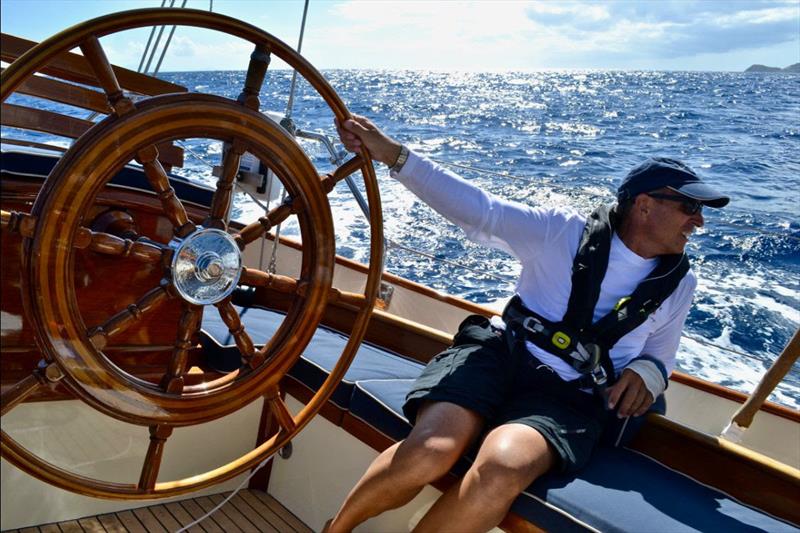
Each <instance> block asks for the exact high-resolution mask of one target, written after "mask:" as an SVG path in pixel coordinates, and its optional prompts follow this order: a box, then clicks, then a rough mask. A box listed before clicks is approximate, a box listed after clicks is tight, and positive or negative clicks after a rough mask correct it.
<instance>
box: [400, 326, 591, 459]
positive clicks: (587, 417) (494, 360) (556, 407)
mask: <svg viewBox="0 0 800 533" xmlns="http://www.w3.org/2000/svg"><path fill="white" fill-rule="evenodd" d="M426 401H433V402H451V403H454V404H457V405H460V406H461V407H465V408H467V409H470V410H472V411H475V412H477V413H478V414H479V415H480V416H482V417H483V418H484V420H485V421H486V428H487V429H491V428H494V427H497V426H500V425H502V424H510V423H516V424H525V425H527V426H530V427H532V428H534V429H536V430H537V431H539V433H541V434H542V436H544V438H545V439H546V440H547V441H548V442H549V443H550V444H551V445H552V446H553V448H554V449H555V450H556V453H557V454H558V456H559V457H560V459H561V461H560V465H561V470H562V471H574V470H577V469H579V468H581V467H582V466H583V465H585V464H586V462H587V461H588V460H589V457H590V456H591V453H592V450H593V449H594V447H595V445H596V444H597V442H598V440H599V439H600V436H601V435H602V433H603V428H604V425H605V422H606V418H607V416H606V411H605V409H604V407H603V404H602V402H601V400H600V399H599V398H598V397H596V396H595V395H592V394H588V393H586V392H583V391H581V390H579V389H578V388H577V387H576V386H575V385H573V384H571V383H569V382H566V381H563V380H562V379H561V378H559V377H558V375H557V374H556V373H555V372H554V371H553V370H552V369H551V368H550V367H548V366H546V365H543V364H541V363H540V362H539V361H538V360H537V359H536V358H534V357H533V355H531V354H530V353H529V352H528V350H526V349H524V348H521V349H515V350H509V349H508V345H507V343H506V340H505V338H504V337H503V334H502V332H499V331H496V330H494V329H493V328H492V327H491V326H490V324H489V321H488V319H486V318H485V317H482V316H479V315H473V316H470V317H468V318H467V319H466V320H464V322H462V324H461V325H460V326H459V329H458V333H457V334H456V336H455V338H454V340H453V346H451V347H450V348H448V349H447V350H445V351H444V352H442V353H440V354H439V355H437V356H436V357H434V358H433V359H432V360H431V361H430V362H429V363H428V365H427V366H426V367H425V369H424V370H423V371H422V374H421V375H420V376H419V377H418V378H417V380H416V382H415V383H414V385H413V386H412V388H411V391H410V392H409V393H408V395H407V396H406V403H405V405H403V412H404V413H405V415H406V417H408V419H409V420H410V421H411V422H412V423H413V422H414V421H415V420H416V416H417V411H418V410H419V408H420V407H421V405H422V404H423V402H426Z"/></svg>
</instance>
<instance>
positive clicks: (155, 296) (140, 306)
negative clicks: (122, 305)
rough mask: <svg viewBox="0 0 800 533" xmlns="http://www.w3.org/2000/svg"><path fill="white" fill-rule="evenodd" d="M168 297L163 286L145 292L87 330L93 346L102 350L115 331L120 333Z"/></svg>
mask: <svg viewBox="0 0 800 533" xmlns="http://www.w3.org/2000/svg"><path fill="white" fill-rule="evenodd" d="M168 297H169V294H168V293H167V290H166V289H165V288H164V287H156V288H155V289H152V290H150V291H148V292H147V294H145V295H144V296H142V298H141V299H140V300H139V301H138V302H136V303H133V304H131V305H129V306H128V307H127V308H126V309H125V310H124V311H120V312H119V313H117V314H116V315H114V316H112V317H111V318H109V319H108V321H107V322H106V323H105V324H103V325H101V326H97V327H95V328H92V329H91V330H89V338H90V339H91V341H92V344H94V346H95V348H97V349H98V350H102V349H103V348H105V347H106V344H108V339H109V338H110V337H112V336H113V335H116V334H117V333H121V332H123V331H125V330H126V329H128V328H129V327H130V326H131V325H133V324H134V323H135V322H136V321H137V320H139V319H141V318H142V317H143V316H144V315H145V314H147V313H148V312H150V311H152V310H154V309H156V308H157V307H158V306H160V305H161V304H162V303H164V301H165V300H166V299H167V298H168Z"/></svg>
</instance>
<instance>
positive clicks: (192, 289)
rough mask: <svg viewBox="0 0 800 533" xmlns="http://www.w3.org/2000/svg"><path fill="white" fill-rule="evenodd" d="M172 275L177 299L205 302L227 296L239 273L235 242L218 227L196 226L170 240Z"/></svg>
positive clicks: (199, 303)
mask: <svg viewBox="0 0 800 533" xmlns="http://www.w3.org/2000/svg"><path fill="white" fill-rule="evenodd" d="M170 246H171V247H172V248H173V249H174V250H175V252H174V254H173V256H172V278H173V283H174V284H175V289H176V290H177V291H178V294H180V295H181V298H183V299H184V300H186V301H187V302H189V303H193V304H196V305H209V304H215V303H217V302H220V301H222V300H224V299H225V298H227V297H228V296H230V294H231V293H232V292H233V289H235V288H236V284H237V283H238V281H239V276H240V275H241V273H242V256H241V253H240V251H239V247H238V246H237V245H236V241H234V240H233V238H232V237H231V236H230V235H228V234H227V233H225V232H224V231H221V230H218V229H202V228H201V229H200V230H199V231H196V232H194V233H192V234H191V235H189V236H188V237H187V238H186V239H183V240H179V239H175V240H173V241H172V242H171V243H170Z"/></svg>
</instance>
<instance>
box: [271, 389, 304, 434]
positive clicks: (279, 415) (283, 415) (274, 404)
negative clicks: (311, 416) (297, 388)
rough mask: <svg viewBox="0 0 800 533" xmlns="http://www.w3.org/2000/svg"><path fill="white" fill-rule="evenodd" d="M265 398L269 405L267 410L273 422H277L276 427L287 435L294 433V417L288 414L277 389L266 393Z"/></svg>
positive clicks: (287, 409)
mask: <svg viewBox="0 0 800 533" xmlns="http://www.w3.org/2000/svg"><path fill="white" fill-rule="evenodd" d="M265 397H266V400H267V403H268V404H269V410H270V412H271V413H272V416H274V417H275V421H276V422H278V425H279V426H281V428H282V429H283V430H284V431H285V432H287V433H291V432H292V431H294V430H295V428H296V426H297V425H296V424H295V423H294V417H293V416H292V413H290V412H289V408H288V407H287V406H286V402H284V401H283V398H281V393H280V390H279V389H278V387H275V388H274V389H272V390H271V391H270V392H268V393H267V394H266V396H265Z"/></svg>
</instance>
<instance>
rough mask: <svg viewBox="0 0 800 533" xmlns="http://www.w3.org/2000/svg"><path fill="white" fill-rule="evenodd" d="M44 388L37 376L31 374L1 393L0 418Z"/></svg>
mask: <svg viewBox="0 0 800 533" xmlns="http://www.w3.org/2000/svg"><path fill="white" fill-rule="evenodd" d="M41 387H44V383H43V382H42V379H41V377H40V376H39V375H37V374H36V373H33V374H31V375H29V376H28V377H26V378H25V379H23V380H22V381H19V382H17V383H16V384H15V385H14V386H13V387H11V388H10V389H8V390H7V391H5V392H4V393H3V396H2V399H0V406H2V407H0V416H5V414H6V413H8V412H9V411H11V410H12V409H13V408H14V407H16V406H17V404H19V403H22V402H24V401H25V398H27V397H28V396H30V395H31V394H33V393H34V392H36V391H37V390H39V389H40V388H41Z"/></svg>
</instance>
